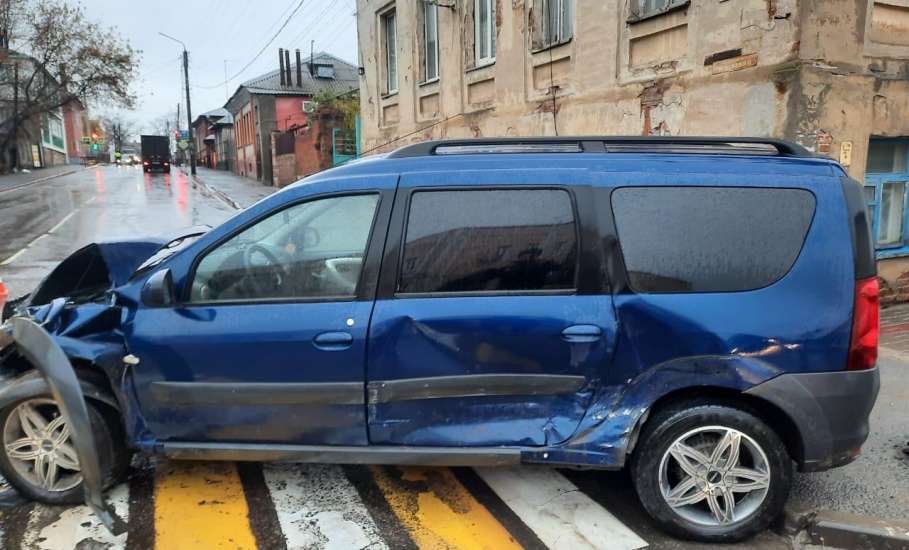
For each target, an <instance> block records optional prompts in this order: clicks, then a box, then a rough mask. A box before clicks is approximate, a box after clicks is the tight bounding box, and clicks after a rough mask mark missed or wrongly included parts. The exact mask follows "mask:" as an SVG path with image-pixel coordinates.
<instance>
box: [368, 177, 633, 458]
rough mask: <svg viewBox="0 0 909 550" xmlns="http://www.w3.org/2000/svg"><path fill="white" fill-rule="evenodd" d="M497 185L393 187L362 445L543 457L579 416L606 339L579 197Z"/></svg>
mask: <svg viewBox="0 0 909 550" xmlns="http://www.w3.org/2000/svg"><path fill="white" fill-rule="evenodd" d="M510 174H511V175H509V176H508V177H507V178H505V177H502V176H501V175H497V174H495V173H492V174H490V173H489V172H484V173H478V172H474V173H470V172H451V173H447V174H419V175H404V176H402V178H401V183H400V187H399V191H398V194H397V198H396V201H395V209H394V213H393V216H392V224H391V228H390V234H389V240H388V245H387V247H386V254H385V256H384V259H383V265H382V275H381V279H380V283H379V294H378V296H377V302H376V306H375V310H374V313H373V320H372V324H371V326H370V337H369V354H368V362H367V383H368V386H367V388H368V396H367V399H368V404H369V409H368V416H369V418H368V421H369V437H370V443H372V444H382V445H415V446H494V445H521V446H542V445H552V444H556V443H558V442H560V441H563V440H565V439H567V438H568V437H570V435H571V434H572V433H573V431H574V430H575V428H576V427H577V425H578V423H579V422H580V420H581V418H582V417H583V415H584V413H585V411H586V409H587V407H588V405H589V403H590V400H591V395H592V393H593V391H594V390H595V389H596V387H597V386H598V385H599V383H600V381H601V380H602V377H603V375H604V374H605V371H606V369H607V368H608V366H609V362H610V358H611V356H612V352H613V347H614V342H615V333H616V319H615V315H614V311H613V306H612V299H611V296H610V295H609V292H608V289H607V286H606V281H605V278H604V277H603V276H602V275H601V274H602V273H604V271H605V270H604V269H602V262H603V261H604V260H603V252H602V251H601V249H602V247H601V246H598V242H599V241H598V239H597V238H596V234H595V231H593V232H592V231H590V230H589V226H590V225H591V224H594V223H595V221H594V218H595V212H594V207H593V206H592V201H591V200H589V199H590V189H589V188H588V187H586V186H584V185H571V186H569V185H559V183H564V182H565V181H566V179H567V180H571V179H573V178H566V175H565V174H559V173H558V172H557V171H552V172H549V171H545V170H541V171H534V172H533V175H532V176H530V177H528V176H515V175H514V174H515V172H511V173H510ZM540 181H544V182H554V184H553V185H539V183H538V182H540Z"/></svg>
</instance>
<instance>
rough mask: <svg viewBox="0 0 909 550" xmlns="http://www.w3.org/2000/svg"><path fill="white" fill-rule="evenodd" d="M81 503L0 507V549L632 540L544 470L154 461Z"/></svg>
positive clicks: (588, 549)
mask: <svg viewBox="0 0 909 550" xmlns="http://www.w3.org/2000/svg"><path fill="white" fill-rule="evenodd" d="M108 498H109V500H110V501H111V503H112V504H113V505H114V508H115V509H116V511H117V513H118V514H119V515H120V516H121V517H122V518H123V519H124V520H126V521H127V523H128V524H129V531H128V532H127V533H124V534H121V535H119V536H113V535H111V534H110V533H108V532H107V531H106V530H105V529H104V527H103V526H101V525H100V523H99V522H98V520H97V519H96V518H95V517H94V516H93V514H92V513H91V511H90V510H89V509H88V508H87V507H85V506H73V507H68V508H59V507H50V506H44V505H38V504H26V505H23V507H21V509H14V510H5V511H0V526H2V531H0V536H2V538H0V541H2V545H0V547H2V548H3V549H4V550H13V549H20V548H21V549H26V550H58V549H60V550H63V549H72V548H76V547H78V548H105V549H126V550H135V549H144V548H148V549H185V548H206V549H208V548H212V549H220V548H224V549H227V548H230V549H259V550H284V549H287V550H302V549H306V550H309V549H322V550H351V549H368V550H388V549H392V550H397V549H399V548H419V549H424V548H427V549H437V548H438V549H465V550H470V549H477V550H483V549H495V550H499V549H512V548H514V549H519V548H552V549H562V548H565V549H571V550H575V549H579V550H633V549H637V548H643V547H646V545H647V544H646V542H645V541H644V540H642V539H641V538H640V537H639V536H638V535H637V534H635V533H634V532H633V531H632V530H631V529H629V528H628V527H627V526H626V525H624V524H623V523H622V522H621V521H619V520H618V519H616V517H614V516H613V515H612V514H611V513H610V512H609V511H608V510H607V509H606V508H604V507H603V506H602V505H601V504H600V503H598V502H597V501H596V500H594V499H593V498H591V497H590V496H588V495H587V494H585V493H584V492H583V491H581V490H580V489H579V488H578V487H577V486H576V485H574V484H573V483H572V482H571V481H569V480H568V479H567V478H566V477H565V476H563V475H562V474H561V473H559V472H558V471H556V470H552V469H546V468H532V467H524V468H520V467H519V468H478V469H466V468H455V469H450V468H428V467H385V466H372V467H365V466H335V465H302V464H262V465H259V464H249V463H241V464H234V463H192V462H167V461H162V462H160V463H158V464H156V465H155V467H154V468H153V469H150V470H148V471H140V472H138V473H137V474H136V475H135V476H134V477H133V478H132V479H131V480H130V482H129V483H125V484H122V485H120V486H118V487H116V488H114V489H113V490H112V491H110V493H109V495H108Z"/></svg>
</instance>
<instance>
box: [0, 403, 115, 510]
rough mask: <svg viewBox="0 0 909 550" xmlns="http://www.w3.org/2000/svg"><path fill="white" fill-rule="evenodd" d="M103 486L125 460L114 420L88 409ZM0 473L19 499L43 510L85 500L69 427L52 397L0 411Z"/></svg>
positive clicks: (91, 407) (92, 406) (94, 407)
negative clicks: (39, 504)
mask: <svg viewBox="0 0 909 550" xmlns="http://www.w3.org/2000/svg"><path fill="white" fill-rule="evenodd" d="M87 406H88V414H89V418H90V419H91V423H92V431H93V435H94V440H95V448H96V449H97V451H98V453H99V462H100V465H101V472H102V475H103V476H104V481H105V486H108V485H110V484H112V483H113V482H114V481H116V480H117V478H119V477H120V476H121V475H122V473H123V472H124V471H125V468H126V466H127V463H128V454H127V452H126V449H125V447H124V443H123V440H122V435H121V434H120V430H119V429H118V426H117V425H116V423H115V420H114V419H113V418H109V417H108V416H107V415H105V412H106V411H103V410H101V408H100V407H99V406H97V405H96V404H94V403H92V402H88V403H87ZM0 439H2V442H0V443H2V448H0V473H2V475H3V477H4V478H6V480H7V481H8V482H9V483H10V485H12V486H13V487H15V489H16V490H17V491H19V493H20V494H22V496H24V497H26V498H29V499H31V500H36V501H39V502H43V503H46V504H75V503H80V502H82V501H83V499H84V493H83V490H82V471H81V468H80V466H79V457H78V455H77V454H76V448H75V445H74V444H73V441H72V439H71V435H70V431H69V426H68V425H67V423H66V420H65V418H64V417H63V415H62V414H61V413H60V409H59V407H57V404H56V403H55V402H54V400H53V399H52V398H51V397H50V396H35V397H30V398H26V399H24V400H22V401H19V402H17V403H14V404H12V405H10V406H8V407H6V408H4V409H3V410H0Z"/></svg>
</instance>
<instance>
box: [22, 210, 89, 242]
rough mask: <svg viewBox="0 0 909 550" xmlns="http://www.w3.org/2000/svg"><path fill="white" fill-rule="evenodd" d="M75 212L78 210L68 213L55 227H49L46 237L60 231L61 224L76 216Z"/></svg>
mask: <svg viewBox="0 0 909 550" xmlns="http://www.w3.org/2000/svg"><path fill="white" fill-rule="evenodd" d="M77 211H78V209H76V210H73V211H72V212H70V213H69V214H67V215H66V216H65V217H64V218H63V219H62V220H60V221H59V222H57V225H55V226H53V227H51V228H50V231H48V232H47V234H48V235H50V234H53V233H54V232H56V231H57V230H58V229H60V228H61V227H62V226H63V224H65V223H66V222H68V221H69V220H70V218H72V217H73V216H74V215H75V214H76V212H77ZM32 242H33V243H34V241H32ZM29 246H31V245H29Z"/></svg>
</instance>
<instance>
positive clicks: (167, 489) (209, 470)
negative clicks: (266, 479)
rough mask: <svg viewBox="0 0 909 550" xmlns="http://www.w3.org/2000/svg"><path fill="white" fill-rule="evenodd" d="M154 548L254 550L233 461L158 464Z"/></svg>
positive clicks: (241, 491) (253, 540) (244, 503)
mask: <svg viewBox="0 0 909 550" xmlns="http://www.w3.org/2000/svg"><path fill="white" fill-rule="evenodd" d="M155 547H156V548H158V549H159V550H170V549H182V548H207V549H218V548H224V549H228V548H229V549H231V550H244V549H250V550H255V548H256V540H255V537H254V536H253V533H252V530H251V529H250V525H249V508H248V507H247V505H246V498H245V497H244V494H243V485H242V483H241V482H240V477H239V476H238V475H237V469H236V466H235V465H234V464H233V463H231V462H225V463H178V462H169V463H162V464H160V465H159V466H158V468H157V471H156V475H155Z"/></svg>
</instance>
